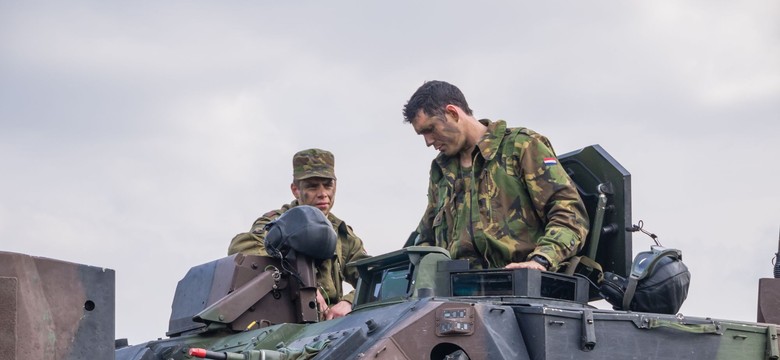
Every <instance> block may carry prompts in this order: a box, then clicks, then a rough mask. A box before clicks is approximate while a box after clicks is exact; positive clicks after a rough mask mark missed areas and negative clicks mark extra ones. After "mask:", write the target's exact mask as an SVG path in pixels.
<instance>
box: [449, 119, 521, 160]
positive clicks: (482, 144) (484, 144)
mask: <svg viewBox="0 0 780 360" xmlns="http://www.w3.org/2000/svg"><path fill="white" fill-rule="evenodd" d="M479 122H480V123H482V124H483V125H485V126H487V132H486V133H485V135H482V139H480V140H479V142H478V143H477V148H478V149H479V153H480V154H481V155H482V157H483V158H484V159H485V160H487V161H489V160H492V159H493V157H495V156H496V153H498V146H499V145H501V139H503V138H504V135H505V132H506V121H504V120H496V121H490V120H488V119H482V120H479ZM453 159H457V156H447V155H444V154H439V155H438V156H436V160H435V161H436V163H437V164H438V165H439V167H440V168H442V169H449V168H450V166H453V168H452V169H449V170H450V171H457V169H458V168H457V165H456V164H457V161H453Z"/></svg>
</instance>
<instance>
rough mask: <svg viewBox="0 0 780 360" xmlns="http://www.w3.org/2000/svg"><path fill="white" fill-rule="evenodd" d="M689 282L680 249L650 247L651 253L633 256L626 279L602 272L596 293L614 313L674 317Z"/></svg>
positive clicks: (684, 296)
mask: <svg viewBox="0 0 780 360" xmlns="http://www.w3.org/2000/svg"><path fill="white" fill-rule="evenodd" d="M690 282H691V273H690V272H689V271H688V267H687V266H685V264H683V262H682V252H681V251H680V250H677V249H665V248H663V247H660V246H653V247H652V251H644V252H641V253H639V254H637V256H636V257H635V258H634V262H633V265H632V269H631V276H629V278H628V279H626V278H624V277H622V276H620V275H617V274H613V273H610V272H606V273H604V281H603V282H602V283H601V285H600V287H599V291H600V292H601V295H602V296H603V297H604V299H605V300H607V301H608V302H609V303H610V304H612V306H613V308H614V309H615V310H633V311H641V312H652V313H661V314H676V313H677V311H679V310H680V306H682V304H683V302H684V301H685V298H686V297H687V296H688V286H689V285H690Z"/></svg>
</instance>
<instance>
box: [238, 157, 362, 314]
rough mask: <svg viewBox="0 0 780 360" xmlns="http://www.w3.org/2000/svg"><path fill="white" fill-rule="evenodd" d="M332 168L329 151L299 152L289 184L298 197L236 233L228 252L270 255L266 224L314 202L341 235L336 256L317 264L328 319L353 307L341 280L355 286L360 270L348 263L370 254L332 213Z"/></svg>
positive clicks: (320, 296) (351, 295)
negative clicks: (296, 207)
mask: <svg viewBox="0 0 780 360" xmlns="http://www.w3.org/2000/svg"><path fill="white" fill-rule="evenodd" d="M333 167H334V158H333V154H331V153H330V152H329V151H325V150H320V149H308V150H302V151H299V152H298V153H296V154H295V156H293V182H292V184H290V189H291V190H292V193H293V196H295V200H294V201H293V202H292V203H290V204H286V205H283V206H282V208H281V209H279V210H273V211H269V212H267V213H266V214H265V215H263V216H261V217H260V218H259V219H257V220H255V222H254V224H252V229H251V230H250V232H248V233H241V234H238V235H236V236H235V237H234V238H233V240H232V241H231V242H230V247H229V248H228V255H232V254H235V253H238V252H240V253H244V254H251V255H268V254H267V253H266V251H265V246H264V243H263V241H264V239H265V235H266V231H265V225H266V224H268V223H269V222H271V221H272V220H274V219H276V218H278V217H279V216H281V215H282V214H283V213H284V212H285V211H287V210H289V209H291V208H293V207H295V206H298V205H311V206H314V207H316V208H318V209H320V210H321V211H322V212H323V213H324V214H325V216H326V217H327V218H328V220H330V222H331V223H333V229H334V230H336V234H337V235H338V244H337V245H336V253H335V254H333V258H332V259H329V260H323V261H321V262H320V261H318V262H317V263H316V265H317V283H318V284H319V291H318V294H317V302H318V305H319V307H320V310H321V311H322V312H323V314H324V318H325V319H332V318H337V317H341V316H344V315H346V314H347V313H349V312H350V311H351V310H352V300H353V298H354V297H355V293H354V290H353V291H352V292H350V293H349V294H347V295H343V291H342V282H343V281H346V282H348V283H349V284H351V285H352V286H353V287H355V286H356V285H357V279H358V273H357V270H356V269H355V268H347V267H346V264H347V263H349V262H352V261H355V260H360V259H364V258H367V257H368V255H367V254H366V250H365V249H364V248H363V241H362V240H360V238H359V237H357V235H355V233H354V232H353V231H352V227H350V226H349V225H347V224H346V223H345V222H344V221H342V220H341V219H339V218H337V217H336V216H335V215H333V213H331V212H330V210H331V208H333V202H334V200H335V197H336V174H335V172H334V169H333Z"/></svg>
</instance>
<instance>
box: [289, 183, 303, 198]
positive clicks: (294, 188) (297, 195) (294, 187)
mask: <svg viewBox="0 0 780 360" xmlns="http://www.w3.org/2000/svg"><path fill="white" fill-rule="evenodd" d="M290 191H292V194H293V197H295V199H296V200H300V199H301V191H300V189H298V184H296V183H295V182H294V181H293V182H292V183H291V184H290Z"/></svg>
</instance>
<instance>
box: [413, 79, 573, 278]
mask: <svg viewBox="0 0 780 360" xmlns="http://www.w3.org/2000/svg"><path fill="white" fill-rule="evenodd" d="M403 113H404V120H405V121H406V122H409V123H411V124H412V126H413V127H414V130H415V132H417V134H419V135H422V136H423V137H424V138H425V144H426V145H427V146H433V147H434V148H435V149H436V150H438V151H439V152H440V153H439V155H438V156H437V157H436V159H435V160H434V161H433V162H432V164H431V172H430V182H429V185H428V206H427V208H426V209H425V213H424V214H423V218H422V220H421V221H420V225H419V227H418V229H417V231H418V232H419V238H418V240H417V244H418V245H435V246H440V247H443V248H445V249H447V250H449V251H450V255H451V256H452V258H454V259H467V260H469V263H470V265H471V267H472V268H498V267H506V268H533V269H538V270H550V271H555V270H557V269H558V267H559V266H560V264H561V262H563V261H564V260H566V259H568V258H570V257H572V256H574V255H576V253H577V252H578V251H579V250H580V249H582V246H583V245H584V240H585V236H586V234H587V231H588V215H587V212H586V211H585V206H584V204H583V203H582V199H580V196H579V194H578V193H577V189H576V187H575V186H574V184H573V182H572V181H571V179H570V178H569V176H568V175H567V174H566V171H565V170H564V169H563V167H562V166H561V165H560V164H559V163H558V160H557V158H556V156H555V152H554V151H553V148H552V145H551V144H550V142H549V141H548V140H547V138H545V137H544V136H542V135H539V134H537V133H535V132H533V131H531V130H529V129H526V128H508V127H507V126H506V122H504V121H501V120H499V121H490V120H486V119H485V120H477V119H476V118H475V117H474V116H473V115H472V111H471V109H470V108H469V106H468V103H466V99H465V97H464V96H463V93H462V92H461V91H460V90H459V89H458V88H457V87H455V86H454V85H452V84H449V83H446V82H443V81H429V82H426V83H424V84H423V85H422V86H421V87H420V88H419V89H417V91H416V92H415V93H414V94H413V95H412V97H411V98H410V99H409V101H408V102H407V103H406V105H405V106H404V110H403Z"/></svg>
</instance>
